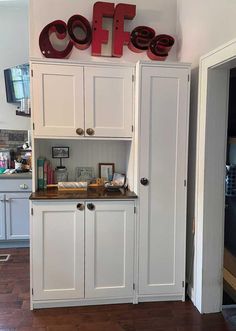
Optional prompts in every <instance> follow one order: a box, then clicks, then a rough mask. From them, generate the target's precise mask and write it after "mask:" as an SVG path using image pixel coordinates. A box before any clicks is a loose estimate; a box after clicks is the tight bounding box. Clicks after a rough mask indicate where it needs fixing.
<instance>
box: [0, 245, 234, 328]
mask: <svg viewBox="0 0 236 331" xmlns="http://www.w3.org/2000/svg"><path fill="white" fill-rule="evenodd" d="M3 253H10V254H11V257H10V259H9V261H7V262H0V331H3V330H4V331H7V330H8V331H13V330H19V331H30V330H37V331H43V330H47V331H73V330H78V331H200V330H201V331H224V330H232V331H236V326H234V327H230V326H229V325H228V324H227V322H226V321H225V319H224V317H223V315H222V314H208V315H200V314H199V313H198V311H197V310H196V309H195V308H194V307H193V305H192V303H191V302H190V301H186V302H184V303H183V302H159V303H140V304H138V305H132V304H123V305H104V306H90V307H76V308H53V309H40V310H36V311H30V309H29V251H28V249H25V248H23V249H11V250H9V249H8V250H6V249H4V250H3V249H1V250H0V254H3Z"/></svg>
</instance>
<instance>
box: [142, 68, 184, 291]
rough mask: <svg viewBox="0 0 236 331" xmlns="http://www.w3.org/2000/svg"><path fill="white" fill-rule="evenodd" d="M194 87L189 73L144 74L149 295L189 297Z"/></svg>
mask: <svg viewBox="0 0 236 331" xmlns="http://www.w3.org/2000/svg"><path fill="white" fill-rule="evenodd" d="M188 85H189V84H188V69H185V68H180V69H175V68H160V67H158V68H143V69H142V94H141V138H140V141H141V148H140V178H142V177H146V178H148V179H149V185H147V186H143V185H140V250H139V251H140V268H139V269H140V277H139V293H140V294H144V295H145V294H152V295H170V294H172V295H182V294H183V291H184V289H183V286H182V282H183V281H184V280H185V242H186V240H185V239H186V238H185V236H186V230H185V226H186V225H185V223H186V187H185V184H184V183H185V180H186V176H187V136H188ZM147 91H149V93H147Z"/></svg>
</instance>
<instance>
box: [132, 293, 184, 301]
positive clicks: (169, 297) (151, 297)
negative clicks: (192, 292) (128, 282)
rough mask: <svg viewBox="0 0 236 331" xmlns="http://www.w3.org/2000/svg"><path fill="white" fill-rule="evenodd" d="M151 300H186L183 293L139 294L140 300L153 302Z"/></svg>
mask: <svg viewBox="0 0 236 331" xmlns="http://www.w3.org/2000/svg"><path fill="white" fill-rule="evenodd" d="M151 301H184V300H183V295H182V294H179V295H161V296H159V295H158V296H155V295H142V296H138V302H151Z"/></svg>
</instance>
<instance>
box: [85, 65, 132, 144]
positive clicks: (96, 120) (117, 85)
mask: <svg viewBox="0 0 236 331" xmlns="http://www.w3.org/2000/svg"><path fill="white" fill-rule="evenodd" d="M84 70H85V135H86V136H93V135H94V136H95V137H124V138H126V137H132V130H133V129H132V125H133V69H132V68H128V67H85V68H84Z"/></svg>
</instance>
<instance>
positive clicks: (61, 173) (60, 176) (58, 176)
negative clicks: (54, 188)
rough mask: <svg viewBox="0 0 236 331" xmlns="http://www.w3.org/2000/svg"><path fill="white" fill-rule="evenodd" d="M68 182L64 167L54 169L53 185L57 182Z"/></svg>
mask: <svg viewBox="0 0 236 331" xmlns="http://www.w3.org/2000/svg"><path fill="white" fill-rule="evenodd" d="M67 181H68V172H67V169H66V167H56V169H55V183H56V184H57V183H58V182H67Z"/></svg>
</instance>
